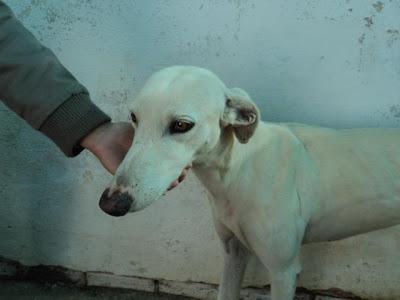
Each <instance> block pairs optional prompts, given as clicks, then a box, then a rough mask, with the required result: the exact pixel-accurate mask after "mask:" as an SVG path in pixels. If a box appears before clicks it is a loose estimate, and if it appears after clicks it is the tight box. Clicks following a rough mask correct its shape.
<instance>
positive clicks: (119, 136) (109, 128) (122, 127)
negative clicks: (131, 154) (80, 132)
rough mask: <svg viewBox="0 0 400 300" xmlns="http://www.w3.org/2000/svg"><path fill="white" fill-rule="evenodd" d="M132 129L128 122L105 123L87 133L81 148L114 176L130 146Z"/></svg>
mask: <svg viewBox="0 0 400 300" xmlns="http://www.w3.org/2000/svg"><path fill="white" fill-rule="evenodd" d="M133 135H134V129H133V127H132V124H130V123H128V122H116V123H111V122H110V123H105V124H103V125H100V126H99V127H97V128H96V129H95V130H93V131H92V132H91V133H89V134H88V135H87V136H86V137H85V138H84V139H83V140H82V142H81V146H82V147H84V148H86V149H88V150H89V151H90V152H92V153H93V154H94V155H95V156H96V157H97V158H98V159H99V161H100V162H101V164H102V165H103V167H104V168H106V170H107V171H108V172H110V173H111V174H115V172H116V171H117V168H118V166H119V165H120V164H121V162H122V160H123V159H124V157H125V155H126V153H127V152H128V150H129V148H130V147H131V145H132V140H133Z"/></svg>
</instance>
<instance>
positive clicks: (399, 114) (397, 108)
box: [390, 105, 400, 118]
mask: <svg viewBox="0 0 400 300" xmlns="http://www.w3.org/2000/svg"><path fill="white" fill-rule="evenodd" d="M390 113H391V114H392V116H393V117H395V118H400V105H392V106H391V107H390Z"/></svg>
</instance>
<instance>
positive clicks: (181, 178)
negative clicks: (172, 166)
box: [167, 163, 192, 191]
mask: <svg viewBox="0 0 400 300" xmlns="http://www.w3.org/2000/svg"><path fill="white" fill-rule="evenodd" d="M191 168H192V164H191V163H190V164H188V165H187V166H186V167H185V168H184V169H183V170H182V173H181V175H179V177H178V178H177V179H175V180H174V181H173V182H172V183H171V185H170V186H169V187H168V189H167V191H170V190H172V189H174V188H176V187H177V186H178V185H179V184H180V183H181V182H182V181H184V180H185V179H186V177H187V175H188V174H189V170H190V169H191Z"/></svg>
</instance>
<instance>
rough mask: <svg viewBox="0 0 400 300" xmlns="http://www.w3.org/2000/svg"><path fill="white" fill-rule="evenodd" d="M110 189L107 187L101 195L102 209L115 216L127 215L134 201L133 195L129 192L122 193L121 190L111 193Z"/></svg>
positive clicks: (100, 204) (100, 203)
mask: <svg viewBox="0 0 400 300" xmlns="http://www.w3.org/2000/svg"><path fill="white" fill-rule="evenodd" d="M109 193H110V189H109V188H108V189H106V190H105V191H104V192H103V194H102V195H101V198H100V202H99V206H100V208H101V210H102V211H104V212H105V213H107V214H109V215H111V216H113V217H121V216H124V215H126V214H127V213H128V212H129V210H130V208H131V205H132V203H133V197H132V196H131V195H130V194H129V193H127V192H123V193H121V192H120V191H119V190H116V191H114V192H113V193H112V194H111V195H109Z"/></svg>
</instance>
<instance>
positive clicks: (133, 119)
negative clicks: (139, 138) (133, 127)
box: [131, 113, 137, 124]
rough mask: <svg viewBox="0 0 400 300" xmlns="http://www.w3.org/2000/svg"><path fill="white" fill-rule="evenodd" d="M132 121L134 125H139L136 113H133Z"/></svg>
mask: <svg viewBox="0 0 400 300" xmlns="http://www.w3.org/2000/svg"><path fill="white" fill-rule="evenodd" d="M131 120H132V122H133V123H135V124H136V123H137V119H136V115H135V114H134V113H131Z"/></svg>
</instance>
